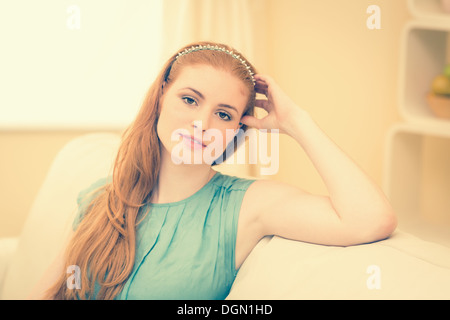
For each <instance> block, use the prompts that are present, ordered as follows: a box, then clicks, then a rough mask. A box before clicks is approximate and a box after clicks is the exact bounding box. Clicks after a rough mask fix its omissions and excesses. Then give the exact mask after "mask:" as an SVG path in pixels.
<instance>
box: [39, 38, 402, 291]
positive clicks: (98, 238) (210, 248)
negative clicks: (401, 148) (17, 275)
mask: <svg viewBox="0 0 450 320" xmlns="http://www.w3.org/2000/svg"><path fill="white" fill-rule="evenodd" d="M255 73H256V72H255V69H254V68H253V66H252V65H251V64H250V63H249V62H248V61H247V60H246V59H245V58H243V56H242V55H241V54H240V53H238V52H237V51H236V50H233V49H232V48H230V47H228V46H226V45H223V44H216V43H204V42H203V43H196V44H194V45H189V46H187V47H185V48H183V49H182V50H180V51H179V52H178V53H177V54H175V55H174V56H172V57H171V58H170V59H169V60H168V61H167V63H166V65H165V66H164V68H163V70H162V72H161V73H160V74H159V76H158V77H157V79H156V80H155V82H154V83H153V85H152V87H151V88H150V90H149V91H148V94H147V96H146V99H145V101H144V103H143V105H142V108H141V110H140V112H139V114H138V115H137V117H136V119H135V121H134V122H133V123H132V124H131V126H130V127H129V128H128V129H127V130H126V131H125V133H124V135H123V139H122V142H121V145H120V148H119V152H118V155H117V158H116V162H115V166H114V170H113V174H112V177H108V178H105V179H102V180H100V181H98V182H96V183H94V184H93V185H92V186H91V187H90V188H88V189H86V190H84V191H83V192H81V193H80V196H79V215H78V217H77V219H76V221H75V222H74V233H73V235H72V236H71V238H70V239H71V240H70V242H69V245H68V247H67V251H66V254H65V255H64V256H62V257H61V258H58V259H57V261H56V262H55V264H54V265H53V267H52V268H51V269H50V270H49V273H48V274H49V276H46V277H44V279H43V282H42V283H41V285H40V286H39V287H38V288H48V287H49V283H52V282H54V281H55V283H54V285H53V286H52V287H51V288H50V289H49V290H47V291H46V295H45V296H42V295H41V296H39V295H36V296H35V297H46V298H51V299H86V298H88V299H89V298H96V299H224V298H225V297H226V296H227V294H228V292H229V290H230V288H231V285H232V283H233V281H234V278H235V276H236V273H237V270H238V269H239V267H240V266H241V265H242V263H243V262H244V260H245V258H246V257H247V256H248V254H249V253H250V252H251V250H252V249H253V247H254V246H255V245H256V244H257V243H258V241H259V240H260V239H261V238H263V237H264V236H266V235H278V236H281V237H285V238H289V239H293V240H298V241H306V242H311V243H317V244H325V245H337V246H348V245H355V244H361V243H367V242H373V241H376V240H380V239H383V238H386V237H388V236H389V235H390V234H391V233H392V232H393V230H394V229H395V227H396V218H395V215H394V214H393V211H392V208H391V206H390V204H389V203H388V201H387V200H386V198H385V196H384V195H383V193H382V191H381V190H380V189H379V188H378V187H377V186H376V185H375V184H374V183H373V182H372V181H371V180H370V179H369V178H368V177H367V175H366V174H364V172H363V171H361V170H360V169H359V168H358V167H357V166H356V165H355V164H354V163H353V162H352V161H351V160H350V159H349V158H348V157H347V156H346V155H345V154H344V153H343V152H342V151H341V150H340V149H339V148H338V147H337V146H336V145H335V144H334V143H333V142H332V141H331V140H330V139H329V138H328V137H327V136H326V135H325V134H324V133H323V132H322V131H321V129H320V128H319V127H318V126H317V125H316V124H315V123H314V121H313V120H312V119H311V118H310V116H309V115H308V114H307V112H305V111H304V110H302V109H301V108H299V107H298V106H297V105H296V104H295V103H294V102H293V101H292V100H290V99H289V98H288V97H287V96H286V95H285V94H284V93H283V91H282V90H281V89H280V88H279V87H278V85H277V84H276V83H275V82H274V81H273V79H271V78H270V77H268V76H265V75H259V74H258V75H255ZM256 93H260V94H263V95H265V96H266V98H267V99H256ZM255 106H256V107H259V108H263V109H265V110H266V111H267V112H268V114H267V116H266V117H264V118H263V119H257V118H256V117H254V107H255ZM249 127H254V128H256V129H278V130H279V132H280V133H283V134H287V135H289V136H291V137H292V138H294V139H295V140H296V141H297V142H298V143H299V145H300V146H301V147H302V148H303V149H304V150H305V152H306V153H307V154H308V156H309V157H310V159H311V161H312V162H313V164H314V165H315V167H316V168H317V170H318V172H319V173H320V175H321V177H322V178H323V180H324V182H325V185H326V187H327V188H328V191H329V196H327V197H326V196H317V195H312V194H309V193H307V192H304V191H302V190H300V189H298V188H296V187H293V186H291V185H288V184H285V183H281V182H276V181H271V180H264V179H261V180H254V179H242V178H238V177H233V176H228V175H224V174H221V173H219V172H216V171H215V170H213V168H212V167H213V166H214V165H215V164H216V163H217V162H220V160H223V159H225V158H226V157H227V156H229V154H227V153H228V152H229V151H228V150H229V149H226V146H228V145H229V144H230V143H234V139H236V138H235V137H233V136H231V138H230V136H229V135H228V136H227V134H226V132H227V131H229V130H233V132H238V131H239V129H241V130H243V131H245V130H247V129H248V128H249ZM213 129H214V130H216V132H217V131H219V132H220V133H222V135H220V137H222V138H221V139H219V138H216V139H214V141H212V139H210V138H208V130H209V131H211V130H213ZM180 133H181V134H180ZM216 140H218V141H216ZM180 144H181V146H182V148H181V149H182V150H183V151H185V152H183V153H182V154H180V153H179V152H178V151H179V150H180V148H179V147H180ZM212 146H214V148H215V150H217V148H218V147H217V146H221V147H220V148H221V149H220V152H219V153H218V154H216V156H217V155H221V156H220V157H218V159H217V162H213V163H211V161H205V159H206V158H205V157H201V159H202V160H201V162H200V163H199V162H198V161H197V162H194V161H193V159H194V158H195V157H196V156H197V158H198V155H199V154H200V156H204V155H205V154H206V153H207V151H208V152H210V151H211V150H208V148H209V149H211V148H210V147H212ZM188 151H189V152H188ZM221 152H223V154H221ZM68 266H77V268H78V270H79V273H78V275H79V276H80V278H79V279H78V280H79V286H76V287H75V288H74V287H73V286H69V285H68V284H67V278H68V274H67V273H66V270H67V268H68ZM55 274H57V275H58V276H57V277H58V278H57V279H55ZM37 292H39V289H38V290H37Z"/></svg>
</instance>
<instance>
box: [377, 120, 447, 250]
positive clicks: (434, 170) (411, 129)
mask: <svg viewBox="0 0 450 320" xmlns="http://www.w3.org/2000/svg"><path fill="white" fill-rule="evenodd" d="M431 138H439V140H442V141H444V142H445V143H444V146H443V148H444V149H445V150H442V153H441V152H440V155H441V156H442V155H445V154H450V128H447V129H446V130H441V129H439V128H436V127H433V126H426V125H419V124H413V123H400V124H397V125H394V126H393V127H392V128H391V129H390V131H389V133H388V135H387V143H386V145H387V152H386V155H385V156H386V159H385V172H384V179H383V181H384V186H383V188H384V191H385V193H386V195H387V197H388V198H389V200H390V202H391V204H392V206H393V208H394V210H395V211H396V213H397V215H398V217H399V228H401V229H403V230H405V231H408V232H411V233H414V234H416V235H417V236H419V237H422V238H423V239H425V240H429V241H435V242H440V243H444V242H446V243H447V244H448V245H450V217H449V216H448V215H449V214H450V209H449V206H450V201H449V200H450V199H448V196H446V195H445V194H446V190H450V179H448V177H449V176H450V169H449V168H448V165H447V161H446V160H445V159H440V161H438V162H439V163H437V164H436V161H435V163H432V166H431V167H430V157H428V156H427V151H429V148H427V147H428V146H429V144H428V143H427V142H430V139H431ZM430 172H431V174H430ZM441 173H442V175H441ZM430 183H431V184H432V185H430ZM430 188H431V189H430ZM436 188H437V189H439V190H440V191H439V192H437V193H436V194H433V193H432V192H433V191H434V190H435V189H436ZM430 190H432V191H431V192H430ZM446 199H447V200H446ZM430 200H433V201H434V200H436V201H437V202H439V203H441V204H442V206H440V207H439V206H438V207H439V208H434V209H430V208H429V205H428V203H429V202H430ZM433 207H434V206H433ZM436 216H438V217H439V216H440V219H441V220H440V221H439V222H438V220H439V219H434V218H433V217H436ZM442 217H444V218H442ZM433 219H434V220H433Z"/></svg>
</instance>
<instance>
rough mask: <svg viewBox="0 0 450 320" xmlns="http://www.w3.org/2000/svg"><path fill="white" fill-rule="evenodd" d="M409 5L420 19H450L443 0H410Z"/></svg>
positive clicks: (410, 9)
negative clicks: (442, 3)
mask: <svg viewBox="0 0 450 320" xmlns="http://www.w3.org/2000/svg"><path fill="white" fill-rule="evenodd" d="M408 7H409V11H410V12H411V14H412V15H413V16H414V17H416V18H419V19H443V20H444V19H450V14H449V13H447V12H445V11H444V9H443V7H442V5H441V0H408Z"/></svg>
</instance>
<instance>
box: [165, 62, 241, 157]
mask: <svg viewBox="0 0 450 320" xmlns="http://www.w3.org/2000/svg"><path fill="white" fill-rule="evenodd" d="M249 94H250V93H249V90H248V89H247V88H246V86H245V84H244V83H243V82H242V81H241V80H240V79H238V78H237V77H235V76H233V75H232V74H231V73H229V72H227V71H225V70H221V69H216V68H214V67H211V66H208V65H192V66H186V67H183V69H182V70H181V71H180V73H179V74H178V76H177V77H176V79H175V81H172V82H171V83H170V84H169V85H166V86H165V87H164V90H163V97H162V99H161V103H162V105H161V114H160V116H159V120H158V125H157V132H158V136H159V139H160V141H161V144H162V147H163V148H162V149H161V151H162V152H164V153H168V155H170V156H171V158H172V161H174V162H176V163H177V164H180V163H185V164H203V163H207V164H209V165H210V164H211V163H212V162H213V161H214V160H215V159H216V158H217V157H219V156H220V155H221V154H222V153H223V152H224V150H225V148H226V146H227V145H228V143H229V142H230V141H232V140H233V137H234V135H235V133H236V132H237V131H236V130H237V129H239V128H240V126H239V121H240V119H241V117H242V115H243V112H244V110H245V107H246V105H247V102H248V99H249ZM191 138H194V139H191ZM195 140H196V141H195ZM164 149H165V150H164Z"/></svg>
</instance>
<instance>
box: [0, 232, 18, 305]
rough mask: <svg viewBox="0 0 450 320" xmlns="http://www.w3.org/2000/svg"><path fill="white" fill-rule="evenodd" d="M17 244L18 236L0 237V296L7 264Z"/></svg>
mask: <svg viewBox="0 0 450 320" xmlns="http://www.w3.org/2000/svg"><path fill="white" fill-rule="evenodd" d="M18 244H19V238H18V237H11V238H0V297H1V293H2V288H3V284H4V282H5V279H6V273H7V271H8V265H9V264H10V262H11V260H12V257H13V255H14V253H15V252H16V249H17V245H18Z"/></svg>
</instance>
